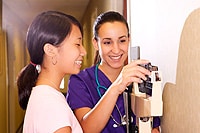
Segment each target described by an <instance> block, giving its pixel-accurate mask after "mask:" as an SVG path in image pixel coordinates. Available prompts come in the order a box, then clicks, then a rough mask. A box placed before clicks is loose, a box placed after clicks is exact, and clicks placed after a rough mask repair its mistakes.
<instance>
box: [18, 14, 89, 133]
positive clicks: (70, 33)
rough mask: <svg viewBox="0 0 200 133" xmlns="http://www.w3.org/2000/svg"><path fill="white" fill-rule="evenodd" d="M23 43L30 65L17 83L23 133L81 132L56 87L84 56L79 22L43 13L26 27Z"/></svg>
mask: <svg viewBox="0 0 200 133" xmlns="http://www.w3.org/2000/svg"><path fill="white" fill-rule="evenodd" d="M26 41H27V48H28V52H29V55H30V64H28V65H27V66H26V67H25V68H24V69H22V71H21V73H20V75H19V77H18V80H17V85H18V93H19V103H20V106H21V107H22V108H23V109H26V113H25V118H24V125H23V133H53V132H55V133H81V132H82V128H81V126H80V125H79V123H78V121H77V119H76V117H75V116H74V114H73V112H72V111H71V109H70V108H69V106H68V104H67V102H66V100H65V97H64V95H63V94H62V93H61V91H60V87H59V86H60V83H61V81H62V79H63V78H64V76H65V75H66V74H77V73H78V72H79V71H80V67H81V63H82V61H83V56H84V55H85V54H86V51H85V49H84V48H83V45H82V27H81V26H80V23H79V22H78V21H77V20H76V19H75V18H74V17H72V16H70V15H67V14H64V13H61V12H57V11H47V12H43V13H41V14H39V15H38V16H37V17H36V18H35V19H34V20H33V22H32V24H31V25H30V26H29V29H28V32H27V40H26ZM27 103H28V104H27Z"/></svg>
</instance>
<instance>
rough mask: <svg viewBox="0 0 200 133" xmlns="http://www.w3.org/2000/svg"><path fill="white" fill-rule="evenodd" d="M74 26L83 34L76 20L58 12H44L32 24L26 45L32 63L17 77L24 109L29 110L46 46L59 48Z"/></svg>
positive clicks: (21, 104) (20, 100) (20, 99)
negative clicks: (30, 98)
mask: <svg viewBox="0 0 200 133" xmlns="http://www.w3.org/2000/svg"><path fill="white" fill-rule="evenodd" d="M72 25H75V26H77V27H78V28H79V29H80V31H81V33H82V34H83V31H82V27H81V25H80V23H79V22H78V20H77V19H76V18H74V17H73V16H71V15H68V14H64V13H62V12H58V11H45V12H42V13H41V14H39V15H38V16H36V17H35V19H34V20H33V21H32V23H31V24H30V26H29V28H28V31H27V35H26V44H27V49H28V52H29V56H30V62H31V63H30V64H28V65H26V66H25V67H24V68H23V69H22V70H21V72H20V73H19V75H18V77H17V87H18V98H19V104H20V106H21V108H22V109H26V108H27V103H28V100H29V97H30V94H31V91H32V87H34V86H35V85H36V81H37V78H38V75H39V73H38V71H37V70H36V66H35V65H36V64H37V65H41V64H42V62H43V55H44V50H43V47H44V45H45V44H46V43H49V44H51V45H54V46H59V45H60V44H61V43H62V42H63V41H64V39H65V38H66V37H67V36H68V35H69V34H70V33H71V30H72ZM34 64H35V65H34Z"/></svg>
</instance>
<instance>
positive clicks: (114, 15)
mask: <svg viewBox="0 0 200 133" xmlns="http://www.w3.org/2000/svg"><path fill="white" fill-rule="evenodd" d="M116 21H117V22H122V23H124V24H125V26H126V28H127V31H128V36H129V26H128V23H127V21H126V19H125V18H124V17H123V16H122V15H121V14H120V13H118V12H116V11H108V12H105V13H102V14H100V15H99V16H98V17H97V18H96V20H95V22H94V25H93V36H94V39H95V40H96V41H98V33H99V29H100V28H101V26H102V25H103V24H104V23H107V22H111V23H112V22H116ZM100 61H101V57H100V56H99V51H96V53H95V57H94V62H93V63H94V64H98V63H99V62H100Z"/></svg>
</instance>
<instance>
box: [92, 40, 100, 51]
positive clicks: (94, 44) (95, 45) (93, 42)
mask: <svg viewBox="0 0 200 133" xmlns="http://www.w3.org/2000/svg"><path fill="white" fill-rule="evenodd" d="M92 44H93V46H94V48H95V50H99V46H98V42H97V40H96V39H95V38H94V37H93V38H92Z"/></svg>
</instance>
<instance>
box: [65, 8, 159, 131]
mask: <svg viewBox="0 0 200 133" xmlns="http://www.w3.org/2000/svg"><path fill="white" fill-rule="evenodd" d="M93 32H94V39H93V45H94V47H95V49H96V50H97V55H96V58H95V61H94V66H92V67H90V68H87V69H85V70H83V71H81V72H80V73H79V74H78V75H72V76H71V77H70V82H69V88H68V95H67V101H68V103H69V105H70V107H71V108H72V110H73V111H74V113H75V115H76V117H77V119H78V120H79V122H80V123H81V126H82V128H83V130H84V132H86V133H87V132H91V133H99V132H101V133H126V130H127V129H126V122H125V117H126V116H125V109H124V100H123V94H122V92H124V90H125V89H126V88H127V86H128V85H130V84H131V83H132V82H136V83H141V82H142V80H141V79H143V80H146V77H145V75H150V72H149V71H148V70H147V69H145V68H143V67H141V66H139V64H147V63H148V62H149V61H147V60H136V61H133V62H131V63H130V64H128V65H126V60H127V57H128V48H129V41H130V36H129V27H128V24H127V22H126V20H125V19H124V18H123V16H122V15H120V14H119V13H117V12H113V11H109V12H106V13H103V14H101V15H99V16H98V17H97V19H96V21H95V23H94V27H93ZM132 118H133V121H132V124H133V127H135V126H134V125H135V124H136V118H135V115H134V114H132ZM153 122H154V124H153V127H154V129H153V130H152V132H154V133H155V132H159V130H158V127H159V125H160V119H159V118H154V121H153ZM133 130H134V129H133ZM132 132H135V131H132Z"/></svg>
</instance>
